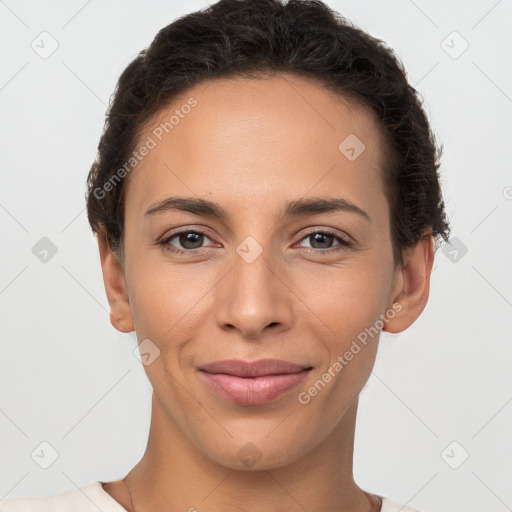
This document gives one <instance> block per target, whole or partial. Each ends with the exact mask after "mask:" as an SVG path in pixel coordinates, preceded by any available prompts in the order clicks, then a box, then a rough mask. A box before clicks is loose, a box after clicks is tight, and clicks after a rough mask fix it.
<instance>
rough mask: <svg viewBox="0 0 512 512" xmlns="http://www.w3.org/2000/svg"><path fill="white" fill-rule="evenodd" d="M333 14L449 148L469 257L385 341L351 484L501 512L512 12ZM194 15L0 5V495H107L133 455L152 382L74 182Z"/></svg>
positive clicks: (510, 349) (494, 6) (75, 4)
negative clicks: (41, 51)
mask: <svg viewBox="0 0 512 512" xmlns="http://www.w3.org/2000/svg"><path fill="white" fill-rule="evenodd" d="M327 3H328V4H329V5H330V6H331V7H333V8H335V9H336V10H338V11H339V12H340V13H341V14H343V15H345V16H346V17H348V18H349V19H351V20H352V21H354V22H355V23H356V24H358V25H359V26H360V27H361V28H363V29H366V30H367V31H368V32H370V33H371V34H373V35H375V36H377V37H379V38H382V39H383V40H384V41H386V42H387V43H388V44H389V45H390V46H391V47H393V48H394V49H395V50H396V51H397V53H398V55H399V56H400V57H401V59H402V60H403V62H404V64H405V67H406V69H407V71H408V74H409V77H410V82H411V83H412V84H413V85H415V86H416V87H417V88H418V89H419V90H420V92H421V93H422V95H423V96H424V98H425V105H426V108H427V111H428V113H429V115H430V118H431V122H432V124H433V127H434V130H435V132H436V133H437V136H438V138H439V140H440V141H441V142H443V143H444V146H445V153H444V158H443V168H442V186H443V189H444V194H445V198H446V204H447V210H448V215H449V216H450V220H451V222H452V227H453V236H454V237H457V238H458V239H459V240H460V243H462V244H464V246H465V247H467V253H466V254H463V252H461V251H460V249H457V251H458V256H457V258H458V261H452V260H453V259H454V257H453V254H454V253H453V252H452V255H450V254H448V251H446V253H447V254H445V253H444V252H443V251H442V249H443V247H441V248H440V249H439V250H438V251H437V254H436V260H435V263H434V268H435V269H434V272H433V275H432V281H431V294H430V301H429V303H428V305H427V307H426V309H425V311H424V313H423V314H422V315H421V317H420V318H419V320H418V321H417V322H416V323H415V324H414V325H413V326H412V327H411V328H410V329H408V330H407V331H405V332H404V333H401V334H399V335H389V334H386V333H384V335H383V336H382V338H381V342H380V347H379V353H378V358H377V363H376V366H375V369H374V373H373V375H372V377H371V378H370V381H369V382H368V385H367V387H366V388H365V389H364V391H363V393H362V395H361V399H360V412H359V417H358V425H357V434H356V447H355V456H354V472H355V478H356V481H357V482H358V484H359V485H360V486H361V487H362V488H364V489H365V490H369V491H372V492H378V493H382V494H385V495H387V496H389V497H391V498H393V499H395V500H396V501H399V502H401V503H408V504H409V505H410V506H414V507H416V508H423V509H425V510H428V511H429V512H448V511H450V512H453V511H462V510H464V511H465V512H476V511H481V510H485V511H486V512H491V511H496V512H501V511H505V510H512V486H511V485H510V484H511V482H512V435H511V432H512V429H511V426H512V404H511V401H512V376H511V371H510V362H511V360H512V340H511V335H510V332H511V328H512V277H511V274H512V272H511V262H512V257H511V256H512V250H511V249H512V246H511V240H510V237H511V234H512V172H511V156H512V155H511V152H512V151H511V147H512V145H511V142H510V140H511V135H512V130H511V128H512V121H511V119H512V70H511V64H510V62H511V54H512V52H511V50H512V38H511V29H510V27H511V21H512V1H511V0H501V1H495V0H485V1H471V2H468V1H462V0H460V1H453V0H452V1H449V2H446V1H441V0H436V1H430V2H427V1H426V0H423V1H420V0H416V1H412V0H392V1H386V2H382V1H378V0H374V1H356V0H353V1H339V0H338V1H336V0H331V1H328V2H327ZM203 7H206V2H205V1H204V0H194V1H187V2H186V3H185V2H178V1H156V0H152V1H137V2H135V1H129V2H128V1H124V2H121V1H120V0H118V1H110V2H100V1H98V0H92V1H88V2H87V1H83V0H73V1H66V2H64V1H61V2H56V1H54V2H48V1H46V2H44V1H39V2H38V1H26V2H15V1H14V0H6V1H0V38H1V49H2V51H1V62H0V64H1V65H0V108H1V132H0V140H1V147H2V151H1V156H2V158H1V165H0V169H1V170H0V173H1V187H0V233H1V247H2V250H1V252H0V315H1V318H0V320H1V324H0V325H1V354H2V356H1V359H0V379H1V380H0V391H1V395H0V432H1V438H0V461H1V462H0V495H2V496H23V495H51V494H54V493H57V492H61V491H63V490H66V489H72V488H74V487H75V486H79V485H83V484H84V483H87V482H89V481H91V480H103V481H105V480H114V479H117V478H120V477H122V476H124V475H125V474H126V472H127V471H128V470H129V469H130V468H131V467H132V466H133V465H134V464H135V463H136V462H137V461H138V460H139V458H140V457H141V456H142V453H143V451H144V448H145V446H146V441H147V433H148V426H149V413H150V393H151V391H150V390H151V387H150V385H149V382H148V381H147V378H146V376H145V374H144V371H143V368H142V365H141V363H140V362H139V361H138V360H137V359H136V358H135V357H134V355H133V353H132V351H133V349H134V348H135V347H136V339H135V336H134V335H123V334H120V333H118V332H117V331H116V330H114V329H113V327H111V325H110V322H109V316H108V303H107V300H106V296H105V292H104V287H103V281H102V275H101V267H100V264H99V258H98V253H97V245H96V242H95V239H94V238H93V236H92V233H91V232H90V229H89V226H88V224H87V219H86V212H85V210H84V206H85V203H84V193H85V178H86V175H87V172H88V170H89V167H90V165H91V163H92V161H93V159H94V157H95V154H96V147H97V144H98V140H99V136H100V134H101V130H102V127H103V122H104V114H105V110H106V106H107V105H108V101H109V97H110V95H111V94H112V92H113V90H114V86H115V83H116V81H117V78H118V77H119V75H120V73H121V72H122V70H123V69H124V68H125V66H126V65H127V64H128V63H129V62H130V61H131V60H132V58H134V57H135V55H136V53H137V52H138V51H139V50H141V49H142V48H143V47H146V46H147V45H148V44H149V43H150V42H151V40H152V38H153V37H154V35H155V34H156V32H157V31H158V30H159V29H160V28H162V27H163V26H165V25H167V24H168V23H170V22H171V21H172V20H173V19H175V18H176V17H177V16H178V15H182V14H185V13H187V12H191V11H193V10H196V9H199V8H203ZM43 31H47V32H48V33H49V34H51V37H52V38H54V39H55V40H56V41H57V42H58V45H59V46H58V49H57V50H56V51H55V52H54V53H53V54H52V55H51V56H49V57H48V58H46V59H43V58H41V57H40V56H39V55H38V53H36V51H34V50H33V49H32V47H31V44H32V42H33V41H35V43H33V44H34V45H35V44H39V45H40V46H41V45H42V43H38V41H40V39H38V37H46V38H48V36H39V34H40V33H41V32H43ZM454 31H456V32H457V33H458V34H460V36H459V35H457V34H453V32H454ZM462 38H463V39H462ZM464 40H465V41H467V43H468V44H469V47H468V49H467V50H466V51H464V53H462V54H461V55H458V54H459V53H460V52H461V50H463V49H464V44H465V43H464ZM443 41H444V42H443ZM49 43H50V44H51V41H50V40H49V39H46V43H45V48H47V49H48V48H49V47H50V46H49ZM455 57H457V58H455ZM42 237H48V238H49V239H50V240H51V241H52V242H53V243H54V244H55V245H56V247H57V249H58V252H57V253H56V254H55V256H53V257H52V258H50V259H49V261H47V262H46V263H44V262H42V261H40V260H39V259H38V258H36V256H35V255H34V254H33V252H32V248H33V246H34V245H35V244H36V243H37V242H38V241H39V240H40V239H41V238H42ZM447 248H449V247H448V246H446V247H445V248H444V249H445V250H446V249H447ZM461 255H462V257H461ZM457 258H455V259H457ZM42 442H47V443H50V445H52V446H53V447H54V449H55V450H56V451H57V452H58V458H57V460H56V461H55V462H54V463H53V464H52V465H51V466H50V467H49V468H48V469H43V468H41V467H40V466H39V465H38V464H37V463H36V461H35V460H38V459H37V457H36V456H35V455H34V458H32V456H31V454H33V453H34V452H35V453H41V449H43V451H44V452H45V454H46V455H45V456H46V457H49V455H48V454H50V449H48V448H46V449H45V445H42V447H41V445H40V443H42ZM453 442H455V443H454V444H452V443H453ZM466 452H467V454H468V455H469V457H468V458H467V460H465V461H464V462H463V463H462V464H461V462H462V460H463V458H464V454H465V453H466ZM38 462H40V463H42V462H44V461H42V460H41V459H39V460H38ZM450 465H451V466H454V467H455V466H458V468H457V469H454V467H451V466H450Z"/></svg>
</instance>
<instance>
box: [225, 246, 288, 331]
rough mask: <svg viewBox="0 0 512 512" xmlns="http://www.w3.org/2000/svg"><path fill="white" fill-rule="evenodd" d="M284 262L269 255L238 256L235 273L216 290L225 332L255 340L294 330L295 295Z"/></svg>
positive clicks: (235, 259)
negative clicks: (289, 284)
mask: <svg viewBox="0 0 512 512" xmlns="http://www.w3.org/2000/svg"><path fill="white" fill-rule="evenodd" d="M280 263H282V262H279V261H278V259H277V258H274V259H272V258H270V257H268V256H267V255H266V254H265V252H263V253H262V254H260V255H259V256H258V257H257V258H256V259H255V260H254V261H251V260H250V259H244V257H242V256H240V255H239V254H238V253H235V254H234V256H233V262H232V267H231V270H230V271H229V272H228V273H227V275H225V277H224V278H223V279H222V280H221V282H220V283H218V285H217V286H216V287H215V295H216V297H215V304H216V305H217V306H216V322H217V325H218V326H219V327H220V328H221V329H223V330H224V331H236V332H238V334H239V335H241V336H243V337H244V338H246V339H251V340H255V339H261V338H263V337H266V336H267V334H268V335H272V336H275V335H276V334H278V333H280V332H282V331H285V330H288V329H290V327H291V325H292V321H293V303H292V301H293V292H292V291H291V290H290V288H289V287H288V286H287V283H286V281H287V277H286V269H285V267H284V265H283V264H280Z"/></svg>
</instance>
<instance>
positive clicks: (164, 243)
mask: <svg viewBox="0 0 512 512" xmlns="http://www.w3.org/2000/svg"><path fill="white" fill-rule="evenodd" d="M186 233H194V234H196V235H205V236H206V237H208V235H207V233H206V232H205V231H201V230H200V229H186V230H184V231H178V232H176V233H173V234H172V235H170V236H168V237H166V238H164V239H163V240H161V241H160V242H158V245H160V246H161V247H162V248H163V249H164V250H165V251H169V252H173V253H177V254H188V255H190V254H198V252H204V251H202V249H207V247H198V248H196V249H178V248H176V247H173V246H172V245H169V243H170V241H171V240H172V239H173V238H175V237H177V236H179V235H183V234H186ZM318 233H320V234H322V235H331V236H333V237H334V238H336V239H337V240H338V242H339V245H338V246H337V247H338V248H337V249H336V248H333V247H330V248H328V249H315V248H313V247H306V248H305V249H309V250H310V251H313V252H315V253H321V252H323V253H331V252H337V251H343V250H347V249H350V248H352V246H353V245H354V244H353V242H352V241H351V240H349V239H348V238H344V237H341V236H340V235H338V234H337V233H335V232H334V231H331V230H330V229H321V230H318V229H317V230H315V231H310V232H309V233H306V235H304V236H303V237H302V238H301V239H300V240H299V242H302V241H303V240H304V239H306V238H308V237H310V236H311V235H315V234H318ZM208 238H209V237H208Z"/></svg>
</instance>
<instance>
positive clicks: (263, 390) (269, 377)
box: [198, 359, 312, 405]
mask: <svg viewBox="0 0 512 512" xmlns="http://www.w3.org/2000/svg"><path fill="white" fill-rule="evenodd" d="M198 369H199V371H200V373H201V375H203V377H204V379H205V382H206V383H207V384H208V386H209V387H210V389H212V390H213V391H215V392H216V393H217V394H218V395H220V396H221V397H223V398H225V399H227V400H229V401H231V402H235V403H237V404H240V405H260V404H264V403H267V402H270V401H272V400H275V399H276V398H278V397H279V396H281V395H283V394H285V393H286V392H288V391H290V390H292V389H293V388H294V387H296V386H297V385H298V384H299V383H300V382H302V380H304V378H305V377H306V376H307V375H308V374H309V371H310V370H311V369H312V367H311V366H304V365H299V364H295V363H291V362H288V361H283V360H280V359H260V360H258V361H243V360H239V359H226V360H223V361H216V362H214V363H209V364H205V365H203V366H201V367H200V368H198Z"/></svg>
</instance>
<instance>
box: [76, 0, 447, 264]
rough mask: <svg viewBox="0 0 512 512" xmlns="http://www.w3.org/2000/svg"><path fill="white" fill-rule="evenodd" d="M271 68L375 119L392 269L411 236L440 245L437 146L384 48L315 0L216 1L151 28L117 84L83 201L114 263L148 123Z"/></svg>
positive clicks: (443, 223)
mask: <svg viewBox="0 0 512 512" xmlns="http://www.w3.org/2000/svg"><path fill="white" fill-rule="evenodd" d="M276 73H277V74H278V73H292V74H294V75H297V76H299V77H302V78H305V79H308V80H313V81H315V82H316V83H318V84H319V85H322V86H324V87H325V88H327V89H329V90H330V91H334V92H336V93H338V94H339V95H341V96H343V97H344V98H348V99H351V100H353V101H356V102H359V103H360V104H362V105H364V106H366V107H370V108H371V109H373V111H374V112H375V114H376V115H377V120H378V122H379V124H380V129H381V131H382V133H383V135H384V136H383V140H384V146H385V147H384V148H382V149H383V153H384V154H385V155H386V158H385V162H384V164H383V166H384V169H382V172H383V176H384V183H385V193H386V197H387V200H388V204H389V208H390V224H391V225H390V233H391V241H392V246H393V256H394V262H395V265H396V264H400V265H403V255H402V251H403V250H404V249H406V248H409V247H412V246H414V245H415V244H416V243H417V242H418V241H419V240H420V239H423V238H425V237H430V236H433V237H434V239H435V242H436V244H437V242H438V241H439V239H440V238H443V239H444V240H445V241H448V239H449V235H450V227H449V224H448V221H447V218H446V214H445V206H444V202H443V198H442V193H441V188H440V183H439V167H440V157H441V153H442V149H443V148H442V145H441V146H440V147H438V146H437V144H436V141H435V136H434V134H433V132H432V130H431V127H430V125H429V122H428V119H427V115H426V113H425V111H424V110H423V107H422V101H421V100H420V95H419V93H418V92H417V91H416V90H415V89H414V88H413V87H412V86H411V85H410V84H409V83H408V80H407V76H406V72H405V70H404V67H403V63H402V62H401V60H400V58H399V57H398V56H397V55H396V54H395V53H394V51H393V50H392V49H391V48H389V47H388V46H387V45H386V43H384V42H383V41H381V40H380V39H377V38H374V37H372V36H370V35H369V34H368V33H366V32H364V31H363V30H361V29H359V28H357V27H356V26H355V25H354V24H353V23H352V22H350V21H349V20H347V19H345V18H344V17H343V16H341V15H340V14H339V13H337V12H335V11H333V10H331V9H330V8H329V7H328V6H327V5H325V4H324V3H323V2H322V1H320V0H289V1H288V2H285V1H283V0H258V1H254V0H219V1H218V2H217V3H215V4H213V5H211V6H210V7H208V8H205V9H203V10H200V11H197V12H193V13H191V14H188V15H185V16H182V17H180V18H177V19H176V20H175V21H174V22H172V23H171V24H169V25H167V26H166V27H164V28H162V29H161V30H160V31H159V32H158V33H157V34H156V36H155V38H154V39H153V41H152V42H151V44H150V45H149V47H148V48H146V49H144V50H142V51H141V52H140V53H139V54H138V55H137V57H136V58H135V59H134V60H132V61H131V62H130V64H129V65H128V66H127V67H126V69H125V70H124V71H123V73H122V74H121V76H120V78H119V80H118V83H117V85H116V88H115V91H114V95H113V96H114V98H113V100H112V101H111V103H110V104H109V108H108V110H107V113H106V120H105V125H104V128H103V133H102V135H101V138H100V141H99V145H98V154H97V157H96V159H95V161H94V163H93V164H92V166H91V169H90V172H89V175H88V177H87V192H86V203H87V215H88V220H89V224H90V225H91V228H92V230H93V232H94V233H96V234H99V233H101V234H102V235H103V236H105V237H106V239H107V241H108V244H109V247H110V249H111V250H112V252H113V253H114V254H115V255H116V257H117V258H118V259H120V260H121V261H122V259H123V239H124V225H123V224H124V206H123V204H124V194H123V191H124V190H125V188H126V186H125V185H126V183H125V182H126V179H127V177H128V174H129V171H127V170H126V162H127V161H129V160H130V159H132V160H133V158H132V154H133V151H134V149H135V145H136V144H137V142H138V141H139V139H140V137H141V134H142V133H143V130H144V128H145V126H146V124H147V122H148V121H149V120H151V118H152V117H153V116H154V115H155V114H157V113H158V112H159V111H161V110H162V109H164V108H165V107H167V106H168V105H169V104H170V103H171V102H172V101H173V100H175V99H176V98H177V97H178V96H179V95H180V94H182V93H184V92H186V90H187V89H189V88H191V87H192V86H194V85H197V84H199V83H201V82H203V81H206V80H212V79H215V78H232V77H250V78H255V77H257V76H261V75H264V74H268V75H272V74H276ZM116 181H117V183H116Z"/></svg>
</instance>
